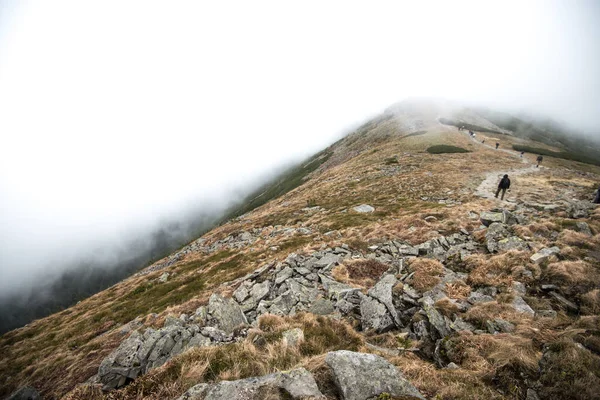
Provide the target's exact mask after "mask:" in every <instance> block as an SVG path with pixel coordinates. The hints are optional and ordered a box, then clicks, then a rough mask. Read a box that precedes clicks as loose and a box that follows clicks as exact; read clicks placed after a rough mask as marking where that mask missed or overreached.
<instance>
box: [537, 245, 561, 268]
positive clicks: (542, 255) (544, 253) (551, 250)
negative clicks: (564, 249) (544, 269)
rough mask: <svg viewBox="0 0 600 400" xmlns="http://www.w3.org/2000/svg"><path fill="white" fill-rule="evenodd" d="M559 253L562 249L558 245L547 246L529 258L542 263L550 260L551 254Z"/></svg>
mask: <svg viewBox="0 0 600 400" xmlns="http://www.w3.org/2000/svg"><path fill="white" fill-rule="evenodd" d="M558 253H560V249H559V248H558V247H556V246H554V247H545V248H543V249H541V250H540V251H538V252H537V253H535V254H534V255H532V256H531V257H529V259H530V260H531V261H533V262H534V263H536V264H541V263H543V262H544V261H546V260H548V258H550V257H551V256H553V255H556V254H558Z"/></svg>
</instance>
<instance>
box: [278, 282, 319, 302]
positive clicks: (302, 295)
mask: <svg viewBox="0 0 600 400" xmlns="http://www.w3.org/2000/svg"><path fill="white" fill-rule="evenodd" d="M286 283H287V285H288V288H289V290H290V292H291V294H292V296H294V298H295V299H296V302H301V303H305V304H309V303H312V302H313V301H314V300H315V299H316V298H317V296H318V294H319V291H318V290H317V288H315V287H312V285H311V286H305V285H303V284H302V283H300V281H299V280H298V279H297V278H292V279H289V280H288V281H287V282H286ZM309 283H310V282H309Z"/></svg>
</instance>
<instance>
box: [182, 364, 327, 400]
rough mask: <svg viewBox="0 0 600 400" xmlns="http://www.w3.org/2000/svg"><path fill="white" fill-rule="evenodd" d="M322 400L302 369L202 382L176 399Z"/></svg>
mask: <svg viewBox="0 0 600 400" xmlns="http://www.w3.org/2000/svg"><path fill="white" fill-rule="evenodd" d="M267 398H268V399H272V400H277V399H281V400H284V399H289V400H296V399H297V400H300V399H315V400H318V399H325V397H324V396H323V394H322V393H321V391H320V390H319V388H318V387H317V383H316V382H315V378H313V376H312V375H311V374H310V372H308V371H307V370H306V369H304V368H298V369H294V370H292V371H288V372H277V373H275V374H271V375H265V376H261V377H255V378H248V379H240V380H237V381H221V382H217V383H211V384H207V383H201V384H199V385H196V386H193V387H192V388H190V389H189V390H188V391H187V392H185V393H184V394H183V395H182V396H181V397H179V399H178V400H234V399H235V400H238V399H239V400H264V399H267Z"/></svg>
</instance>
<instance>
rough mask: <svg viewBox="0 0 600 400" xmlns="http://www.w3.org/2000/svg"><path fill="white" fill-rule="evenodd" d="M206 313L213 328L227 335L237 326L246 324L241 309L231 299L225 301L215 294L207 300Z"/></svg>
mask: <svg viewBox="0 0 600 400" xmlns="http://www.w3.org/2000/svg"><path fill="white" fill-rule="evenodd" d="M255 286H256V285H255ZM208 313H209V314H210V316H211V318H212V319H213V320H214V322H215V326H216V327H217V328H219V329H221V330H222V331H224V332H226V333H228V334H230V333H232V332H233V330H234V329H235V328H236V327H238V326H239V325H247V324H248V320H247V319H246V316H245V315H244V313H243V312H242V309H241V308H240V306H239V305H238V304H237V303H236V302H235V301H234V300H233V299H226V298H224V297H222V296H220V295H218V294H216V293H213V294H212V295H211V296H210V299H209V300H208Z"/></svg>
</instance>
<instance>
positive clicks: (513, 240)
mask: <svg viewBox="0 0 600 400" xmlns="http://www.w3.org/2000/svg"><path fill="white" fill-rule="evenodd" d="M509 250H519V251H527V250H529V245H528V244H527V242H526V241H524V240H523V239H521V238H520V237H517V236H510V237H507V238H505V239H500V240H499V241H498V250H497V251H499V252H505V251H509Z"/></svg>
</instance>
